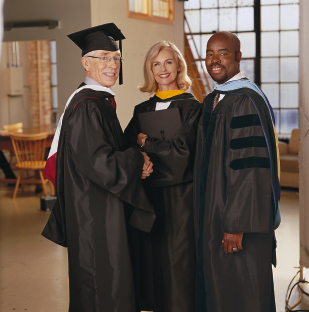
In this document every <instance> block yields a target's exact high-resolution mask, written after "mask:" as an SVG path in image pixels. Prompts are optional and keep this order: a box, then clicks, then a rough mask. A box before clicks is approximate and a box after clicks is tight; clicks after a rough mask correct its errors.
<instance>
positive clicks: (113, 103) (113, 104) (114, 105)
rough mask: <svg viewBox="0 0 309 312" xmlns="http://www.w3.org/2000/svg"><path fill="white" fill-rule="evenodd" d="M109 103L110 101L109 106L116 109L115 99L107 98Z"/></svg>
mask: <svg viewBox="0 0 309 312" xmlns="http://www.w3.org/2000/svg"><path fill="white" fill-rule="evenodd" d="M109 101H110V103H111V105H112V106H113V107H114V108H115V109H116V107H117V105H116V101H115V98H109Z"/></svg>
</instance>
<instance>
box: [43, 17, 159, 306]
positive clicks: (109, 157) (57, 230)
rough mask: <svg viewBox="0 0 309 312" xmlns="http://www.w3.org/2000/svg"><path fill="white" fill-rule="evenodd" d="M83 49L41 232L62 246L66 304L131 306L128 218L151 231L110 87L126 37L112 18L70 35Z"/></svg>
mask: <svg viewBox="0 0 309 312" xmlns="http://www.w3.org/2000/svg"><path fill="white" fill-rule="evenodd" d="M69 37H70V38H71V39H72V40H73V41H74V42H75V43H76V44H77V45H78V46H79V47H80V48H81V49H82V59H81V61H82V64H83V66H84V68H85V71H86V78H85V81H84V83H82V84H81V85H80V86H79V88H78V89H77V90H76V91H75V92H74V93H73V94H72V96H71V97H70V98H69V100H68V102H67V104H66V107H65V112H64V114H63V115H62V116H61V119H60V121H59V125H58V129H57V132H56V135H55V138H54V141H53V144H52V148H51V152H50V156H49V158H48V160H47V165H46V168H45V171H44V175H45V176H46V177H47V178H49V179H50V180H52V181H53V182H54V184H55V189H56V195H57V202H56V204H55V206H54V208H53V210H52V212H51V215H50V218H49V220H48V222H47V225H46V227H45V229H44V230H43V233H42V235H43V236H45V237H46V238H48V239H50V240H51V241H53V242H55V243H57V244H59V245H61V246H64V247H67V248H68V259H69V281H70V307H69V311H70V312H89V311H96V312H107V311H108V312H110V311H113V312H123V311H127V312H135V311H136V306H135V294H134V279H133V269H132V267H133V265H132V263H131V257H130V248H129V246H130V234H129V233H130V231H129V228H128V225H129V224H130V225H132V226H134V227H136V228H138V229H140V230H142V231H148V232H149V231H150V230H151V228H152V224H153V221H154V218H155V216H154V212H153V208H152V206H151V204H150V203H149V201H148V199H147V197H146V195H145V193H144V189H143V187H142V183H141V177H142V178H146V177H148V176H149V175H150V173H151V172H152V163H151V162H150V160H149V158H148V157H147V155H146V154H145V153H141V152H139V151H137V150H136V149H134V148H129V149H125V146H124V140H123V133H122V129H121V127H120V124H119V121H118V118H117V115H116V105H115V101H114V92H113V91H112V90H111V86H113V85H114V84H115V82H116V80H117V79H118V76H119V71H120V66H121V52H120V50H119V47H118V44H117V43H116V42H115V40H122V39H125V38H124V36H123V34H122V33H121V32H120V30H119V29H118V28H117V27H116V25H115V24H113V23H110V24H105V25H101V26H97V27H93V28H89V29H86V30H82V31H79V32H77V33H74V34H71V35H69Z"/></svg>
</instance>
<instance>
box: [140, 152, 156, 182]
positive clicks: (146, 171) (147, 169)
mask: <svg viewBox="0 0 309 312" xmlns="http://www.w3.org/2000/svg"><path fill="white" fill-rule="evenodd" d="M141 153H142V154H143V156H144V166H143V172H142V179H146V178H147V177H149V176H150V174H151V173H152V172H153V169H152V166H153V164H152V162H151V161H150V158H149V157H148V156H147V154H146V153H144V152H141Z"/></svg>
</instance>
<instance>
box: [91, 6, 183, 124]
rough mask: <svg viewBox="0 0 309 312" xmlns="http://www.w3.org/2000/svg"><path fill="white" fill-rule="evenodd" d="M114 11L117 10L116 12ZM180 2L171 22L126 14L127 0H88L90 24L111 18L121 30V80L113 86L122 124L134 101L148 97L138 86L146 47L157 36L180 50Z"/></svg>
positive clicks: (126, 119) (181, 25) (181, 14)
mask: <svg viewBox="0 0 309 312" xmlns="http://www.w3.org/2000/svg"><path fill="white" fill-rule="evenodd" d="M115 13H116V14H115ZM183 14H184V13H183V2H180V1H178V0H175V20H174V23H173V24H172V25H169V24H162V23H155V22H150V21H144V20H137V19H133V18H128V17H127V1H126V0H113V1H109V2H108V6H106V4H105V2H104V1H101V0H92V1H91V16H92V25H93V26H94V25H98V24H103V23H110V22H114V23H115V24H116V25H117V26H118V27H119V28H120V29H121V31H122V33H123V34H124V36H125V37H126V40H124V41H123V58H124V63H123V70H124V84H123V85H122V86H119V85H118V84H117V85H115V86H114V87H113V89H114V91H115V93H116V101H117V105H118V108H119V109H118V112H117V114H118V117H119V120H120V122H121V125H122V127H123V128H124V127H125V126H126V125H127V123H128V122H129V120H130V119H131V117H132V115H133V108H134V106H135V105H136V104H139V103H140V102H142V101H145V100H146V99H148V98H149V94H145V93H142V92H140V91H139V90H138V89H137V86H138V85H140V84H142V83H143V64H144V58H145V55H146V53H147V51H148V50H149V48H150V47H151V46H152V45H153V44H154V43H156V42H157V41H159V40H163V39H164V40H169V41H172V42H173V43H175V44H176V46H177V47H178V48H179V49H180V50H181V51H183V47H184V30H183Z"/></svg>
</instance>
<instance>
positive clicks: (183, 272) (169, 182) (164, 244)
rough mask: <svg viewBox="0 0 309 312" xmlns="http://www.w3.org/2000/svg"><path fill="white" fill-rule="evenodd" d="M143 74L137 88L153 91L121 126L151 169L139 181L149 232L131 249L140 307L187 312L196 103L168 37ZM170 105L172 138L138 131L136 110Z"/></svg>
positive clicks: (191, 299)
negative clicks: (175, 115)
mask: <svg viewBox="0 0 309 312" xmlns="http://www.w3.org/2000/svg"><path fill="white" fill-rule="evenodd" d="M144 78H145V82H144V85H143V86H141V87H140V90H141V91H142V92H148V93H150V94H151V93H155V95H153V96H152V97H150V99H149V100H148V101H146V102H143V103H141V104H139V105H137V106H136V107H135V110H134V115H133V118H132V120H131V121H130V123H129V125H128V126H127V128H126V130H125V138H126V140H127V142H129V144H130V145H131V146H136V147H137V148H140V149H142V150H143V151H144V152H146V153H147V154H148V156H149V157H150V159H151V161H152V162H153V169H154V172H153V174H152V175H151V176H150V177H149V178H147V179H146V180H145V181H144V184H145V188H146V192H147V194H148V197H149V199H150V201H151V203H152V204H153V206H154V208H155V212H156V216H157V217H156V221H155V223H154V226H153V229H152V232H151V233H150V234H145V233H142V232H140V233H138V248H139V250H138V251H136V255H137V258H138V259H137V260H138V266H137V270H138V272H139V274H138V275H139V280H138V286H137V290H138V293H139V297H140V309H141V310H146V311H158V312H192V311H194V310H195V239H194V224H193V222H194V221H193V186H192V178H193V162H194V152H195V140H196V130H197V123H198V119H199V116H200V103H199V102H198V101H197V100H196V99H195V97H194V96H193V95H192V94H191V93H188V92H186V91H185V90H187V89H189V87H190V85H191V80H190V78H189V77H188V75H187V66H186V62H185V60H184V58H183V56H182V55H181V53H180V51H179V50H178V48H177V47H176V46H175V45H174V44H173V43H171V42H167V41H160V42H157V43H156V44H155V45H153V46H152V47H151V48H150V50H149V51H148V53H147V55H146V59H145V64H144ZM172 108H177V109H178V111H179V116H180V129H179V130H178V132H177V134H176V135H175V136H174V137H173V138H169V139H168V138H164V136H162V138H153V137H151V136H149V135H148V134H147V133H143V132H142V131H141V127H140V123H139V114H141V113H147V112H154V111H158V110H169V109H172ZM174 111H175V110H174ZM176 111H177V110H176ZM171 123H172V121H171Z"/></svg>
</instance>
